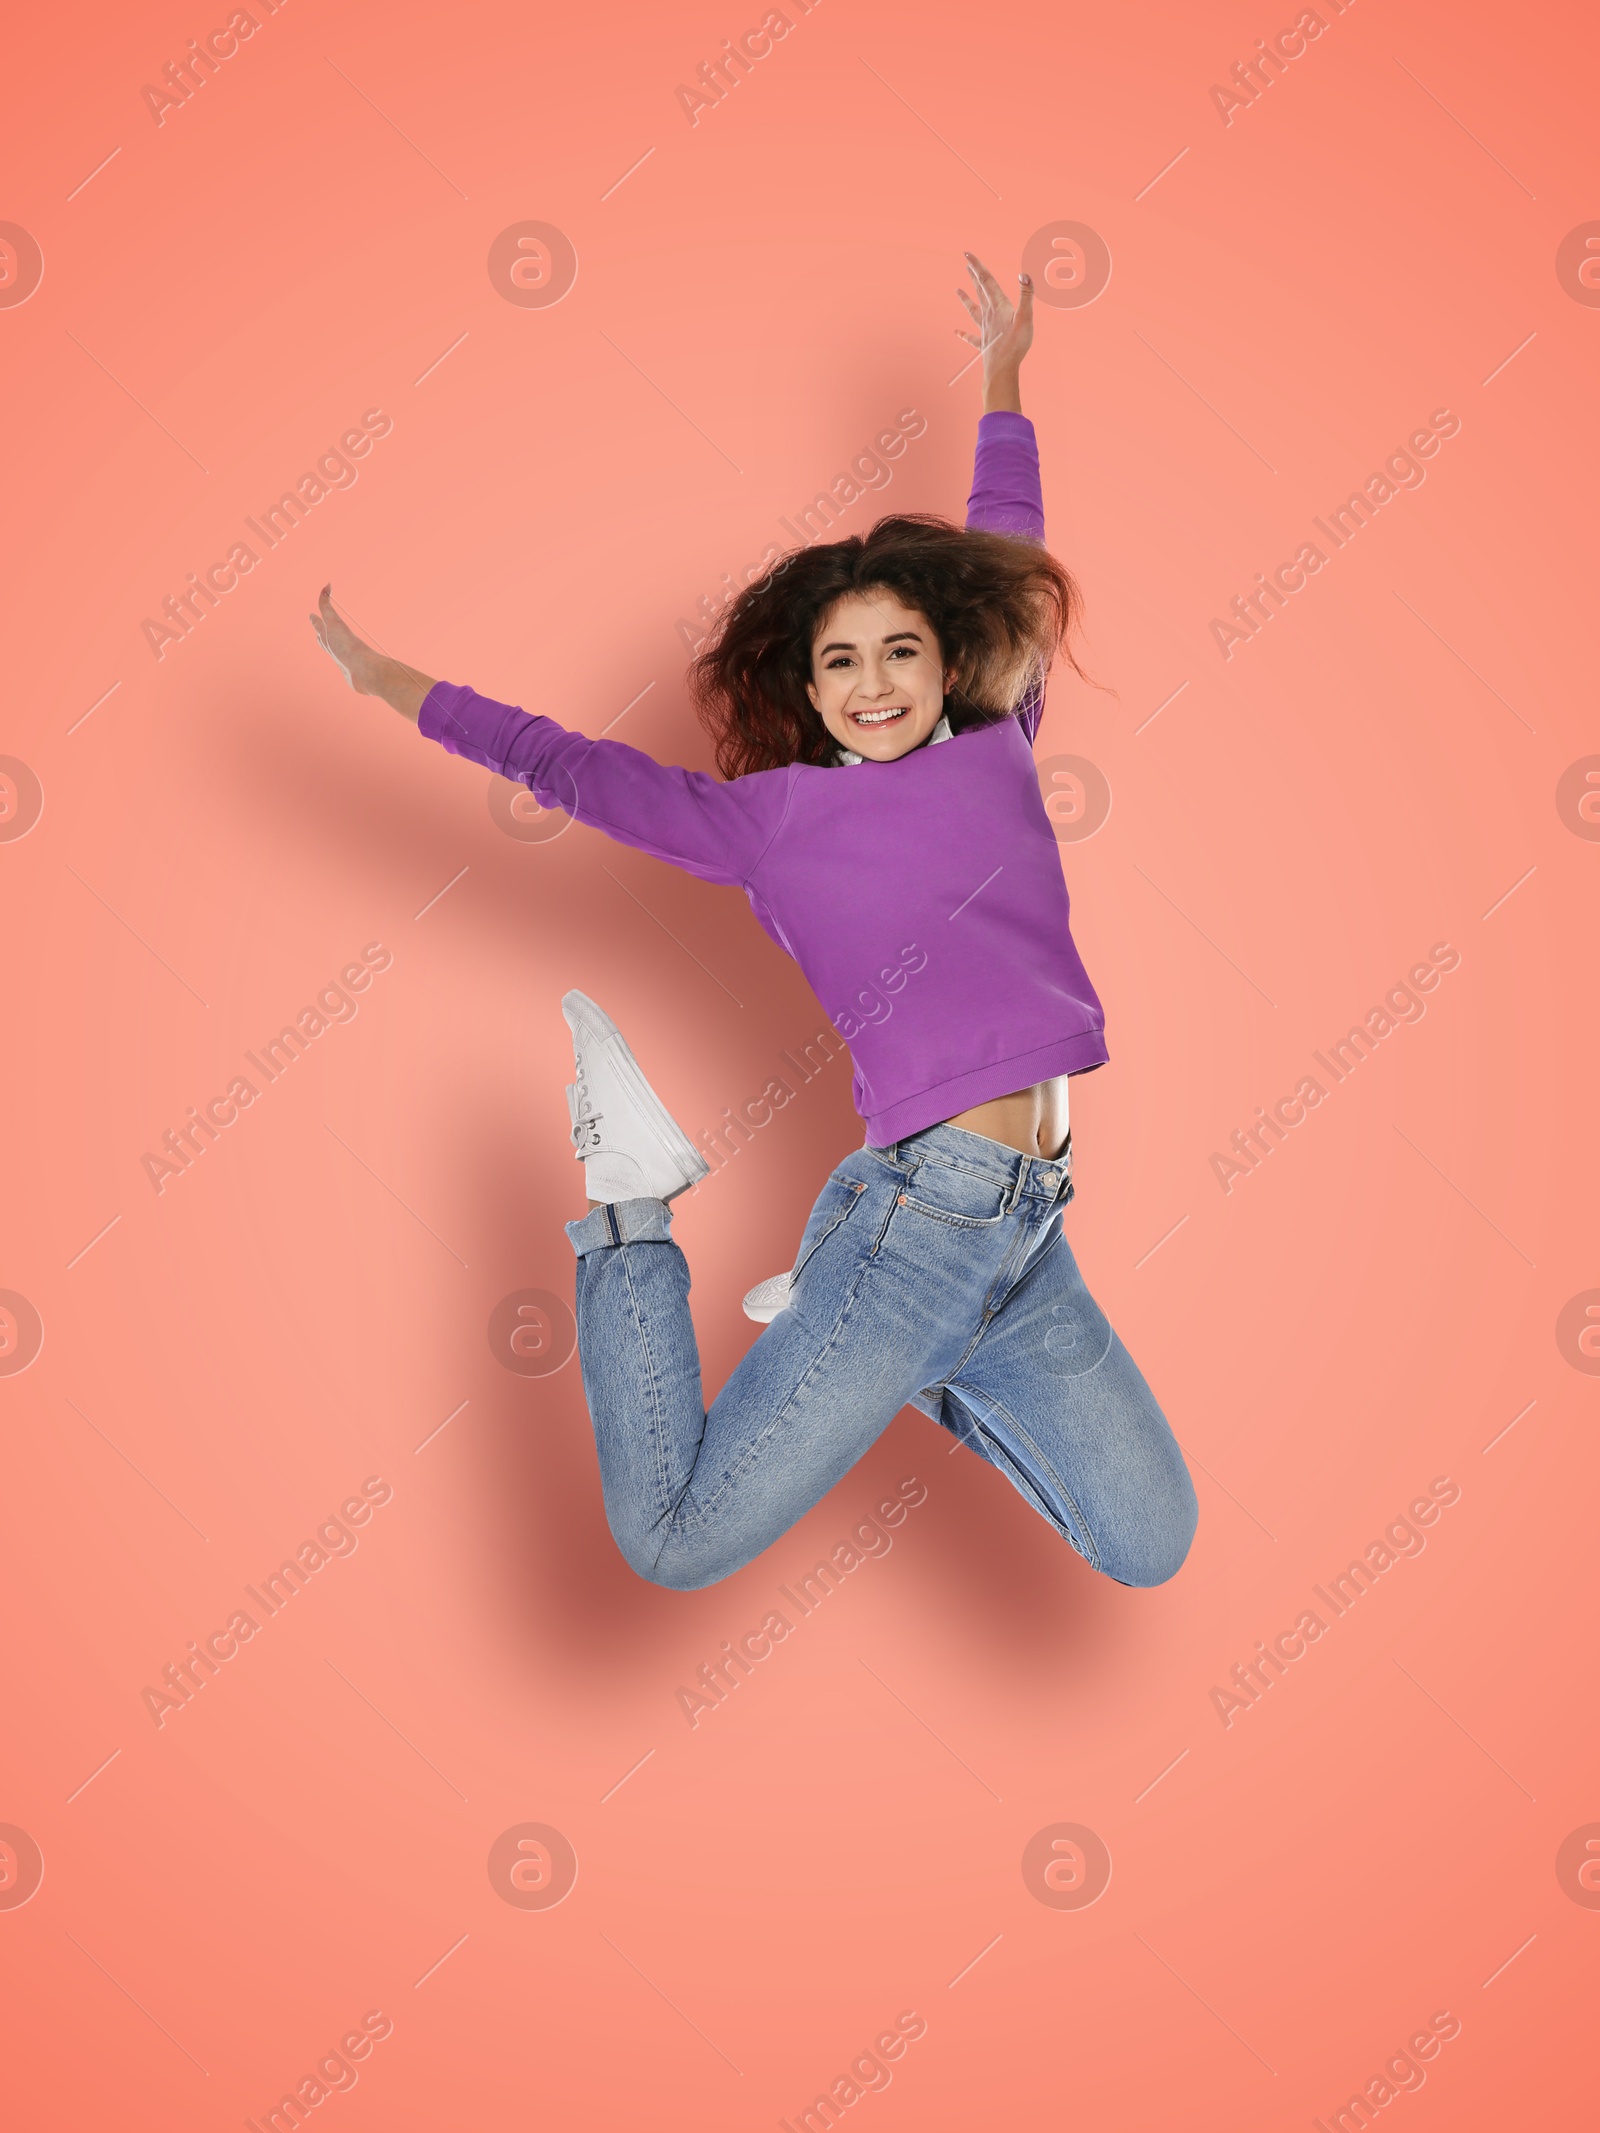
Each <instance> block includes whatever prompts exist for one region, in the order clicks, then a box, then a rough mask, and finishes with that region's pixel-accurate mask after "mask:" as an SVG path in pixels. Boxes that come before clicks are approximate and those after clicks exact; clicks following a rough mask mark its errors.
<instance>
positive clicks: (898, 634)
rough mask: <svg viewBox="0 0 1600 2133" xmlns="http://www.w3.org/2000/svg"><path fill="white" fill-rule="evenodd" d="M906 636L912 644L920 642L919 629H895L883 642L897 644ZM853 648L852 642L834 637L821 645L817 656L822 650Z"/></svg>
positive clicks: (848, 649)
mask: <svg viewBox="0 0 1600 2133" xmlns="http://www.w3.org/2000/svg"><path fill="white" fill-rule="evenodd" d="M907 637H909V638H910V639H911V642H912V643H913V644H920V643H921V642H922V634H921V632H920V631H919V630H896V631H895V633H894V635H893V636H892V637H885V638H884V640H883V642H884V643H885V644H899V643H900V642H901V641H902V640H903V639H904V638H907ZM855 649H856V647H855V646H854V645H853V644H841V643H840V642H839V641H838V640H837V639H835V641H834V642H833V643H832V644H825V645H823V646H822V647H821V650H820V651H819V652H818V655H817V656H818V657H819V658H820V657H821V656H822V652H853V651H854V650H855Z"/></svg>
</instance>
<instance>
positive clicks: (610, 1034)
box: [561, 992, 711, 1200]
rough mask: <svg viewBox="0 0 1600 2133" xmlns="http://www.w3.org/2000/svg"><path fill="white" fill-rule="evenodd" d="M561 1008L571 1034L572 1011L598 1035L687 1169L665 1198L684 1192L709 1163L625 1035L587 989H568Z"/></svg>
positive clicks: (666, 1143)
mask: <svg viewBox="0 0 1600 2133" xmlns="http://www.w3.org/2000/svg"><path fill="white" fill-rule="evenodd" d="M561 1012H562V1014H563V1015H564V1016H565V1017H566V1023H567V1027H568V1029H569V1030H571V1032H572V1034H573V1036H574V1037H576V1036H577V1034H578V1021H575V1020H574V1019H573V1018H574V1015H576V1016H577V1017H578V1019H579V1020H581V1021H582V1022H583V1023H584V1024H585V1025H586V1028H585V1031H584V1034H585V1035H586V1036H589V1037H598V1038H599V1039H600V1040H601V1042H602V1043H603V1044H604V1045H605V1046H606V1049H607V1050H608V1052H610V1054H611V1056H612V1063H613V1065H614V1066H615V1067H616V1068H617V1069H618V1079H619V1080H621V1081H622V1082H623V1083H624V1084H625V1086H626V1087H627V1089H628V1093H629V1094H630V1095H631V1096H632V1098H633V1100H634V1102H635V1103H636V1104H637V1105H638V1107H639V1109H640V1111H641V1112H642V1113H643V1114H644V1116H645V1118H647V1119H648V1120H649V1122H650V1125H651V1126H652V1128H653V1129H654V1131H655V1134H656V1137H657V1138H658V1139H659V1140H660V1142H661V1144H662V1146H663V1147H664V1148H665V1149H666V1150H667V1153H668V1154H669V1155H670V1156H671V1157H672V1159H673V1161H674V1162H676V1164H677V1165H678V1167H679V1169H680V1170H682V1171H684V1172H686V1173H687V1175H686V1176H685V1179H684V1182H683V1184H681V1185H680V1186H679V1187H678V1188H677V1191H676V1192H670V1193H668V1194H667V1198H668V1199H669V1200H675V1199H676V1198H677V1197H678V1193H680V1192H687V1191H688V1190H689V1187H690V1186H691V1185H698V1184H699V1182H700V1180H701V1179H702V1178H703V1177H708V1176H709V1175H710V1172H711V1165H710V1164H709V1163H708V1162H707V1161H706V1159H705V1157H704V1156H703V1155H702V1154H701V1153H700V1151H699V1149H698V1148H696V1147H695V1145H694V1143H693V1142H692V1141H691V1140H690V1139H689V1137H688V1135H687V1134H686V1133H685V1132H684V1130H683V1128H682V1127H681V1126H680V1125H679V1124H678V1121H677V1120H676V1119H675V1118H674V1117H673V1115H672V1113H671V1112H670V1111H669V1110H668V1109H667V1107H666V1105H665V1104H664V1103H663V1102H662V1101H661V1098H660V1097H659V1096H658V1095H657V1094H656V1092H655V1090H654V1089H652V1088H651V1086H650V1084H649V1082H648V1081H646V1080H645V1078H644V1073H643V1070H642V1069H641V1067H640V1065H639V1062H638V1060H637V1059H635V1058H634V1056H633V1053H632V1051H631V1050H630V1049H629V1045H628V1040H627V1038H626V1037H624V1036H623V1034H622V1032H621V1030H619V1029H618V1027H617V1025H616V1024H615V1023H614V1022H613V1021H612V1019H611V1017H610V1016H609V1015H608V1014H607V1013H606V1011H605V1009H604V1008H603V1007H601V1006H599V1005H597V1003H596V1002H595V1001H593V1000H591V999H590V998H589V996H588V994H587V993H583V992H569V993H567V994H566V995H565V996H564V997H563V999H562V1002H561Z"/></svg>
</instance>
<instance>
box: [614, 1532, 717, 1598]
mask: <svg viewBox="0 0 1600 2133" xmlns="http://www.w3.org/2000/svg"><path fill="white" fill-rule="evenodd" d="M623 1553H624V1555H625V1556H626V1557H627V1560H628V1567H629V1568H630V1569H631V1570H632V1571H634V1572H635V1573H636V1575H638V1576H639V1577H642V1578H643V1579H644V1580H645V1581H646V1582H647V1583H648V1584H651V1585H659V1586H661V1587H662V1588H663V1590H665V1591H667V1592H699V1591H700V1590H701V1589H702V1588H703V1587H704V1586H707V1585H719V1584H720V1583H721V1582H722V1580H723V1579H724V1578H726V1577H731V1576H732V1575H733V1573H734V1571H735V1570H737V1569H739V1568H740V1567H741V1565H740V1564H739V1563H737V1562H734V1561H732V1560H731V1559H719V1558H718V1557H716V1556H715V1555H714V1554H713V1553H711V1552H710V1551H709V1550H707V1549H704V1548H694V1547H685V1546H684V1545H683V1543H682V1542H675V1541H669V1542H668V1543H667V1545H666V1546H665V1547H664V1548H659V1549H656V1550H654V1552H652V1551H650V1550H648V1549H639V1548H633V1549H624V1550H623Z"/></svg>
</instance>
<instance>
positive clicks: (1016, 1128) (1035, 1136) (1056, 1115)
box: [945, 1074, 1067, 1161]
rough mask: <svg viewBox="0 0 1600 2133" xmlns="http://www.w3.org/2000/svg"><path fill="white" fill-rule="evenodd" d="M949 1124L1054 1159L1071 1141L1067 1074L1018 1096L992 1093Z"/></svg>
mask: <svg viewBox="0 0 1600 2133" xmlns="http://www.w3.org/2000/svg"><path fill="white" fill-rule="evenodd" d="M945 1124H946V1125H947V1126H960V1127H962V1128H963V1129H964V1130H965V1131H966V1132H968V1133H981V1134H983V1135H985V1136H986V1138H987V1139H989V1140H991V1141H1000V1142H1002V1143H1003V1144H1004V1145H1005V1146H1006V1147H1007V1148H1017V1149H1020V1150H1021V1152H1022V1153H1023V1154H1024V1155H1042V1156H1044V1157H1045V1158H1046V1159H1047V1160H1051V1161H1053V1160H1054V1158H1055V1157H1056V1156H1058V1155H1060V1153H1061V1151H1062V1150H1063V1149H1064V1148H1065V1146H1066V1144H1067V1077H1066V1075H1065V1074H1057V1075H1056V1076H1055V1077H1054V1078H1053V1079H1052V1080H1050V1081H1036V1082H1035V1083H1034V1085H1033V1087H1032V1088H1031V1089H1018V1090H1017V1091H1016V1092H1015V1094H1014V1095H1011V1096H991V1097H990V1099H989V1101H988V1102H987V1103H983V1104H974V1105H973V1107H972V1109H971V1110H970V1111H958V1112H957V1113H956V1115H955V1117H954V1118H947V1119H946V1120H945Z"/></svg>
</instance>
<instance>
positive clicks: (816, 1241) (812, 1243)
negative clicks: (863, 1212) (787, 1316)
mask: <svg viewBox="0 0 1600 2133" xmlns="http://www.w3.org/2000/svg"><path fill="white" fill-rule="evenodd" d="M866 1191H867V1188H866V1186H865V1185H863V1184H861V1183H859V1182H858V1181H857V1180H856V1179H854V1178H849V1177H845V1176H843V1175H841V1173H840V1172H838V1171H835V1172H834V1174H833V1176H832V1177H830V1178H829V1180H828V1182H827V1184H826V1185H824V1186H823V1188H822V1191H821V1192H820V1193H819V1194H818V1196H817V1204H816V1206H815V1207H813V1208H812V1210H811V1213H810V1215H809V1216H808V1217H807V1220H806V1226H805V1231H804V1234H803V1235H802V1236H801V1239H800V1250H799V1254H798V1256H797V1257H796V1259H795V1263H794V1266H793V1268H792V1270H791V1272H790V1275H789V1280H790V1284H791V1288H792V1286H793V1284H794V1283H796V1282H798V1280H799V1279H800V1275H801V1272H802V1271H803V1269H804V1267H805V1265H806V1262H807V1261H808V1260H809V1259H811V1258H812V1257H813V1256H814V1255H815V1253H816V1251H817V1248H818V1246H819V1245H823V1244H826V1243H827V1241H828V1239H829V1238H830V1237H831V1236H832V1235H833V1233H834V1231H835V1230H836V1229H839V1228H841V1227H842V1226H843V1225H844V1224H845V1223H846V1222H848V1221H849V1219H850V1217H851V1216H852V1215H853V1214H854V1213H855V1211H856V1209H857V1208H858V1207H859V1206H860V1205H861V1202H862V1200H863V1199H864V1198H865V1197H866Z"/></svg>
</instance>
